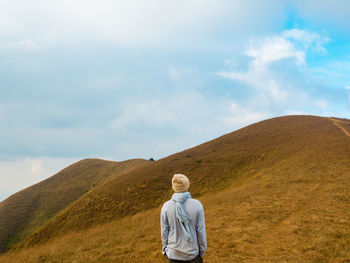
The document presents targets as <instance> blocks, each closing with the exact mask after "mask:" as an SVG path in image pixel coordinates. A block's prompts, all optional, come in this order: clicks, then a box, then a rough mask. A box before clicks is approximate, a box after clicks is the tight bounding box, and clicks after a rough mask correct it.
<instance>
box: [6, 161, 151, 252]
mask: <svg viewBox="0 0 350 263" xmlns="http://www.w3.org/2000/svg"><path fill="white" fill-rule="evenodd" d="M144 163H147V161H145V160H129V161H125V162H111V161H103V160H98V159H86V160H82V161H80V162H77V163H75V164H73V165H71V166H69V167H67V168H65V169H63V170H62V171H61V172H59V173H57V174H56V175H54V176H52V177H50V178H48V179H46V180H44V181H42V182H40V183H38V184H35V185H33V186H31V187H29V188H27V189H24V190H22V191H20V192H18V193H16V194H14V195H12V196H10V197H9V198H7V199H6V200H4V201H3V202H1V203H0V253H1V252H4V251H6V250H8V249H9V248H11V247H12V246H13V245H14V244H15V243H17V242H18V241H19V240H22V239H23V238H24V237H25V236H26V235H28V234H29V233H31V232H32V231H33V230H34V229H36V228H37V227H39V226H41V225H42V224H43V223H45V222H46V221H48V220H49V219H50V218H52V217H53V216H55V215H56V214H57V213H58V212H59V211H61V210H62V209H64V208H65V207H67V206H68V205H70V204H71V203H72V202H74V201H75V200H77V199H78V198H79V197H81V196H82V195H83V194H85V193H86V192H88V191H89V190H90V189H91V188H93V187H96V186H98V185H99V184H100V183H101V182H103V181H104V180H106V179H107V178H111V179H112V178H115V177H117V176H119V175H121V174H122V173H124V172H127V171H129V170H131V169H133V168H134V167H136V166H138V165H141V164H144Z"/></svg>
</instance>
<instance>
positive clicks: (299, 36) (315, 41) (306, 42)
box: [282, 28, 330, 52]
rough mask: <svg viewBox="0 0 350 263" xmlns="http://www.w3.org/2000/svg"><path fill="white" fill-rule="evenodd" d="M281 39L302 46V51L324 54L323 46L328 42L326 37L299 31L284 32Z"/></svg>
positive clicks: (328, 39)
mask: <svg viewBox="0 0 350 263" xmlns="http://www.w3.org/2000/svg"><path fill="white" fill-rule="evenodd" d="M282 37H283V38H286V39H292V40H295V41H297V42H298V43H300V44H302V45H303V48H304V49H311V50H313V51H315V52H326V49H325V48H324V46H323V45H325V44H326V43H328V42H329V41H330V38H329V37H327V36H323V35H319V34H317V33H316V32H312V31H308V30H300V29H296V28H294V29H291V30H286V31H284V32H283V33H282Z"/></svg>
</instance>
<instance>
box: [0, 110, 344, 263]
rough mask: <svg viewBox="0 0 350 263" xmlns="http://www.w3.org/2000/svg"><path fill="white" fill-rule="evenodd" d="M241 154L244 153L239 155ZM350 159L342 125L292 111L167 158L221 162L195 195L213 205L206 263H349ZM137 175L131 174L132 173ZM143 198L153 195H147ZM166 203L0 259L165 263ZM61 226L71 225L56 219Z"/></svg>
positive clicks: (197, 184)
mask: <svg viewBox="0 0 350 263" xmlns="http://www.w3.org/2000/svg"><path fill="white" fill-rule="evenodd" d="M237 133H238V134H239V136H237ZM261 135H263V136H261ZM269 136H271V138H269ZM232 137H233V138H232ZM237 141H238V142H237ZM239 144H241V145H244V147H239ZM233 146H234V147H233ZM225 147H226V148H225ZM213 149H215V151H213ZM264 150H265V151H264ZM236 151H237V152H238V153H240V154H238V155H234V154H233V153H235V152H236ZM212 152H219V153H220V154H219V155H217V156H215V157H216V159H214V160H211V159H210V158H206V154H208V153H212ZM247 152H248V153H247ZM201 154H202V155H201ZM187 155H190V156H191V157H187ZM209 155H210V154H209ZM349 155H350V138H349V137H348V136H346V135H345V134H344V132H343V131H342V130H341V129H339V127H337V126H335V125H334V123H333V121H331V120H329V119H326V118H317V117H304V116H303V117H295V116H292V117H285V118H278V119H272V120H269V121H265V122H262V123H259V124H257V125H253V126H250V127H248V128H246V129H243V130H241V131H238V132H236V134H235V133H233V134H230V135H227V136H224V137H221V138H220V139H219V140H215V141H212V142H210V143H208V144H204V145H202V146H199V147H196V148H194V149H191V150H189V151H186V152H184V153H180V154H179V155H174V156H171V157H169V158H167V159H165V160H166V162H165V161H164V163H165V164H171V162H173V161H174V159H179V158H181V161H184V163H185V164H186V160H187V159H186V158H192V159H195V160H198V159H200V160H202V162H201V163H203V162H204V163H206V161H207V160H210V161H212V163H211V165H213V166H215V164H217V165H218V166H219V167H217V166H215V169H218V168H220V169H219V170H216V173H215V175H216V177H213V178H212V177H210V179H207V178H200V177H194V173H193V174H191V175H192V177H191V188H190V190H191V193H192V194H194V195H195V196H199V199H200V200H201V201H202V203H203V205H204V208H205V216H206V224H207V233H208V251H207V254H206V256H205V261H206V262H211V263H218V262H350V250H349V247H350V230H349V227H348V226H349V223H350V192H349V190H348V189H350V188H349V187H350V167H349V165H348V161H349ZM210 156H211V157H213V156H214V155H210ZM233 156H236V157H237V158H239V156H241V158H240V159H239V161H237V159H234V158H232V157H233ZM242 156H243V157H242ZM253 157H255V158H256V159H254V158H253ZM220 158H221V159H220ZM225 158H227V159H225ZM229 158H232V159H231V162H232V163H234V164H235V165H234V167H238V168H237V169H238V170H239V168H240V167H241V166H240V165H239V164H241V163H244V164H245V165H243V166H244V168H241V169H242V170H241V171H242V172H241V173H234V172H232V171H231V176H232V178H231V180H229V179H226V180H225V178H226V177H225V176H224V175H225V172H227V170H228V169H229V168H231V167H232V166H230V165H229V164H226V165H225V166H221V167H220V165H222V164H223V163H225V162H228V161H227V160H229ZM246 158H251V159H249V160H247V159H246ZM221 161H222V163H221ZM155 163H157V162H155ZM158 165H159V164H158ZM196 167H197V166H196V164H192V168H189V169H188V171H193V170H196V171H198V170H199V169H198V168H196ZM164 169H165V168H164ZM206 169H207V170H210V171H211V172H213V170H211V167H209V165H208V167H206V168H205V169H203V170H200V171H201V172H203V173H205V171H206ZM152 170H153V169H152ZM153 171H154V170H153ZM128 176H129V177H131V178H132V173H130V174H128ZM154 176H159V174H155V175H154ZM206 176H207V177H208V176H209V175H207V174H206ZM166 178H167V180H166V183H167V185H166V186H165V187H166V188H167V189H164V190H163V191H164V198H163V199H162V200H161V202H163V201H164V200H166V199H168V198H169V197H170V195H171V191H170V185H169V183H170V181H169V178H170V176H169V175H167V177H166ZM199 178H200V179H203V180H198V179H199ZM196 179H197V180H196ZM221 179H222V181H223V182H224V184H227V186H226V187H225V185H222V181H221ZM159 180H161V179H158V181H159ZM203 182H204V183H203ZM134 183H135V182H134ZM140 183H142V182H140V181H137V184H140ZM146 186H147V185H146ZM153 186H154V187H157V186H158V185H157V182H154V185H153ZM147 187H148V188H150V186H147ZM147 187H144V188H142V189H147ZM203 188H204V189H205V190H202V189H203ZM150 189H151V190H152V189H154V188H150ZM116 191H118V188H116ZM138 194H139V195H141V194H145V196H144V198H151V194H146V192H142V191H139V192H138ZM130 196H131V197H134V195H130ZM131 197H130V198H131ZM139 200H141V199H137V200H136V201H139ZM127 201H128V202H131V201H130V200H129V199H127ZM94 202H97V203H98V202H99V199H98V200H97V201H96V200H94ZM145 203H147V202H145ZM159 205H161V204H158V205H157V206H156V207H155V208H151V209H147V210H146V211H142V209H141V210H139V211H138V212H137V214H135V215H126V216H123V217H121V218H117V219H112V221H111V222H109V223H102V224H101V223H99V224H96V225H95V226H93V227H91V228H88V229H82V230H79V228H74V227H73V226H74V225H71V227H72V228H71V229H74V230H73V231H71V232H70V233H67V232H66V231H62V232H60V234H59V232H57V237H55V238H46V239H45V240H48V243H46V244H40V245H35V246H33V244H32V243H30V242H29V243H27V248H26V249H23V250H20V251H14V252H10V253H7V254H5V255H3V256H2V257H0V262H1V263H2V262H14V263H16V262H28V263H31V262H141V261H142V262H155V263H156V262H164V261H163V259H162V256H161V242H160V233H159V212H160V206H159ZM109 209H110V210H106V211H113V210H112V209H111V208H109ZM106 211H105V212H104V213H107V212H106ZM67 212H69V209H68V210H66V211H65V213H67ZM79 215H81V213H80V214H79ZM84 220H85V219H84V218H83V217H81V222H83V221H84ZM52 222H53V223H55V224H56V226H57V229H59V230H62V229H63V230H64V229H65V228H64V227H65V226H62V225H57V222H58V221H57V220H56V219H55V220H54V221H52ZM53 223H52V224H53ZM52 226H53V225H52ZM46 229H50V228H42V229H41V230H40V231H42V233H50V232H45V230H46ZM39 236H40V235H38V237H39ZM32 240H34V239H32ZM38 241H39V243H40V240H38Z"/></svg>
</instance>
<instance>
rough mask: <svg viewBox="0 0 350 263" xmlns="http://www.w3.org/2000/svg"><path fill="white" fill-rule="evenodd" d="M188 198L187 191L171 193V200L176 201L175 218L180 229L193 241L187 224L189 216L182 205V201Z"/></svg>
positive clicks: (189, 195)
mask: <svg viewBox="0 0 350 263" xmlns="http://www.w3.org/2000/svg"><path fill="white" fill-rule="evenodd" d="M188 198H191V194H190V193H189V192H183V193H175V194H173V196H172V197H171V200H173V201H175V202H176V218H177V219H178V220H179V222H180V225H181V227H182V230H183V231H184V233H185V235H186V237H187V239H188V240H189V241H193V237H192V233H191V230H190V227H189V225H188V222H189V220H190V217H189V215H188V214H187V213H186V211H185V207H184V202H185V200H186V199H188Z"/></svg>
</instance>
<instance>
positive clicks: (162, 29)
mask: <svg viewBox="0 0 350 263" xmlns="http://www.w3.org/2000/svg"><path fill="white" fill-rule="evenodd" d="M283 5H284V4H283V3H281V1H278V0H270V4H269V5H265V4H263V3H259V2H257V1H252V0H236V1H230V0H217V1H210V0H179V1H172V0H148V1H143V0H118V1H113V0H98V1H97V0H85V1H83V0H76V1H69V0H61V1H50V2H48V1H45V0H32V1H22V0H2V1H1V2H0V38H1V37H5V38H6V39H12V38H13V37H14V38H16V39H26V38H28V37H30V38H31V39H32V40H33V41H34V40H35V42H38V43H40V45H43V43H44V44H47V45H57V44H60V43H62V42H67V43H70V44H73V45H75V44H77V42H79V43H81V42H83V43H88V42H89V41H98V42H100V43H101V42H104V41H108V42H112V43H115V44H122V45H125V44H126V45H137V46H145V45H150V44H151V45H155V44H161V45H162V44H164V43H165V42H166V43H168V44H169V45H175V46H177V45H178V43H186V42H187V43H188V44H190V43H191V42H192V41H193V39H198V38H201V37H206V36H208V34H212V33H216V32H218V31H223V30H225V29H227V28H230V30H233V31H234V32H236V34H246V33H247V32H253V31H257V25H259V31H261V30H263V28H270V27H274V26H275V23H276V20H282V19H283V16H282V14H281V12H280V10H281V8H282V6H283ZM252 6H254V7H255V8H254V9H252ZM272 14H273V15H272ZM269 18H270V19H269Z"/></svg>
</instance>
